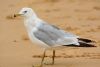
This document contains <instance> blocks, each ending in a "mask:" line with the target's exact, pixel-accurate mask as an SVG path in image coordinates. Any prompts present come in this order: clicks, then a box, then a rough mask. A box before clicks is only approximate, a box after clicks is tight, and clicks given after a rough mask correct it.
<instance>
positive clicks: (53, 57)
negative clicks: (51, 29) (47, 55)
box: [45, 50, 55, 65]
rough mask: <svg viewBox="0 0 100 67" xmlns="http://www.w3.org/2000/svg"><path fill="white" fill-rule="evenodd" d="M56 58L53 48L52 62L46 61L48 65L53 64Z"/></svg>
mask: <svg viewBox="0 0 100 67" xmlns="http://www.w3.org/2000/svg"><path fill="white" fill-rule="evenodd" d="M54 59H55V50H53V56H52V62H51V63H45V64H46V65H53V64H54Z"/></svg>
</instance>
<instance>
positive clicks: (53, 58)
mask: <svg viewBox="0 0 100 67" xmlns="http://www.w3.org/2000/svg"><path fill="white" fill-rule="evenodd" d="M54 61H55V50H53V56H52V64H54Z"/></svg>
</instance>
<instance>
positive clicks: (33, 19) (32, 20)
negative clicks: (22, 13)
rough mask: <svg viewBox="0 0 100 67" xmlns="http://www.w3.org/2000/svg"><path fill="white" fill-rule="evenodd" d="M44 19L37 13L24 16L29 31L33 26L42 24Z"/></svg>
mask: <svg viewBox="0 0 100 67" xmlns="http://www.w3.org/2000/svg"><path fill="white" fill-rule="evenodd" d="M41 21H42V20H41V19H39V18H38V17H37V16H36V15H35V16H34V15H31V16H29V17H25V18H24V24H25V26H26V28H27V31H32V29H33V28H35V27H36V26H38V25H40V24H41V23H42V22H41Z"/></svg>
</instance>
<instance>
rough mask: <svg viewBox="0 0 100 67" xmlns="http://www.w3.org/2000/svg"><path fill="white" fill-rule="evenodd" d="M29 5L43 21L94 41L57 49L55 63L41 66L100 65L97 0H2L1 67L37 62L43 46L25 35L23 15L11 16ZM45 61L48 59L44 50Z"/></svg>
mask: <svg viewBox="0 0 100 67" xmlns="http://www.w3.org/2000/svg"><path fill="white" fill-rule="evenodd" d="M23 7H31V8H32V9H33V10H34V11H35V12H36V13H37V15H38V17H40V18H41V19H43V20H44V21H46V22H48V23H50V24H53V25H56V26H58V27H59V28H61V29H63V30H65V31H69V32H71V33H74V34H76V35H79V36H80V37H84V38H89V39H92V40H94V41H96V43H95V45H96V46H97V47H94V48H77V47H75V48H74V47H73V48H67V47H66V48H64V49H60V50H56V58H55V64H54V65H44V67H100V1H99V0H2V1H1V2H0V67H33V65H37V64H40V61H41V56H42V53H43V49H42V48H40V47H39V46H37V45H36V44H33V43H32V42H31V41H30V40H29V38H28V35H27V32H26V28H25V26H24V23H23V22H24V21H23V18H22V17H18V18H10V17H8V16H12V15H13V14H15V13H18V12H19V11H20V9H21V8H23ZM46 54H47V57H46V59H45V62H47V63H48V62H51V58H50V57H51V56H52V51H49V50H48V51H47V53H46Z"/></svg>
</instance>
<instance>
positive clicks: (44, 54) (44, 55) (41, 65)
mask: <svg viewBox="0 0 100 67" xmlns="http://www.w3.org/2000/svg"><path fill="white" fill-rule="evenodd" d="M45 52H46V50H45V51H44V53H43V56H42V61H41V65H40V67H42V66H43V61H44V58H45Z"/></svg>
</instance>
